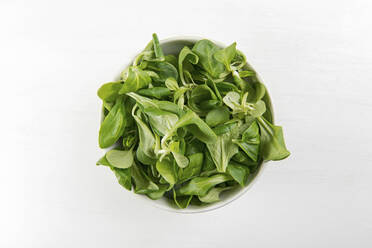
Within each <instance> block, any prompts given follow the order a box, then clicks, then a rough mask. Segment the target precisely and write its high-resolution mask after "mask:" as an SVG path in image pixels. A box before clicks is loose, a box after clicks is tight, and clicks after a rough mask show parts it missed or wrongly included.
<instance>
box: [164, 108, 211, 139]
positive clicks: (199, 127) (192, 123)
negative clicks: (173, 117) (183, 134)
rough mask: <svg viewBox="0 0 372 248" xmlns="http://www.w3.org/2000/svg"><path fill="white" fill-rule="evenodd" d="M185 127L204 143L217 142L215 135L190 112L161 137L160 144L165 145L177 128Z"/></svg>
mask: <svg viewBox="0 0 372 248" xmlns="http://www.w3.org/2000/svg"><path fill="white" fill-rule="evenodd" d="M181 127H185V128H186V129H187V131H189V132H191V133H192V134H193V135H195V137H196V138H197V139H199V140H201V141H203V142H204V143H213V142H215V141H216V140H217V136H216V134H215V133H214V132H213V131H212V129H210V127H209V126H208V125H207V124H206V123H205V122H204V121H203V120H202V119H200V117H199V116H198V115H197V114H195V113H194V112H192V111H188V112H187V113H186V114H184V115H183V116H182V117H181V118H180V119H179V120H178V121H177V123H176V124H175V125H174V126H173V127H172V128H171V129H170V130H169V132H168V133H167V134H166V135H165V136H164V137H163V139H162V143H165V141H167V140H168V139H169V138H170V137H172V136H173V135H174V134H175V133H176V131H177V129H178V128H181Z"/></svg>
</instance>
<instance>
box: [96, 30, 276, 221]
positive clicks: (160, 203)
mask: <svg viewBox="0 0 372 248" xmlns="http://www.w3.org/2000/svg"><path fill="white" fill-rule="evenodd" d="M201 39H203V38H202V37H197V36H174V37H171V38H167V39H164V40H160V46H161V48H162V49H163V52H164V54H165V55H167V54H178V53H179V52H180V51H181V49H182V48H183V47H184V46H186V45H188V46H192V45H193V44H195V43H196V42H197V41H199V40H201ZM209 40H211V39H209ZM211 41H212V42H214V43H215V44H216V45H217V46H219V47H220V48H224V47H226V45H225V44H223V43H221V42H218V41H214V40H211ZM141 51H142V50H140V51H138V53H136V55H137V54H139V53H140V52H141ZM133 59H134V58H133ZM132 61H133V60H132ZM129 65H130V64H127V65H125V66H124V67H123V69H124V68H126V67H127V66H129ZM247 66H249V67H250V68H253V67H252V66H251V65H250V64H248V63H247ZM256 75H257V78H258V80H259V81H260V82H262V80H261V78H260V77H259V75H258V74H256ZM118 79H120V72H119V73H118V75H117V76H116V77H115V78H114V80H118ZM266 95H267V97H266V99H265V100H266V102H267V106H266V108H267V111H269V113H270V116H271V119H272V121H274V120H273V109H272V104H271V98H270V96H269V94H268V92H267V91H266ZM102 116H103V115H102ZM273 123H274V122H273ZM107 150H108V149H107ZM266 164H267V162H264V163H261V164H260V165H259V166H258V169H257V171H256V172H255V173H254V174H251V175H250V178H249V183H248V185H247V186H245V187H244V188H243V187H240V188H236V189H234V190H229V191H225V192H223V193H222V194H221V195H220V199H221V201H219V202H216V203H211V204H208V205H204V206H195V205H189V206H188V207H187V208H185V209H179V208H176V207H175V206H173V205H172V204H170V201H169V200H168V199H167V198H165V197H163V198H161V199H159V200H152V199H150V198H148V197H147V196H146V195H140V194H135V193H134V192H130V193H131V195H132V196H133V198H135V199H138V200H141V201H143V202H144V203H146V204H151V205H153V206H155V207H156V208H159V209H162V210H165V211H170V212H174V213H183V214H192V213H203V212H208V211H212V210H215V209H218V208H221V207H223V206H226V205H227V204H229V203H231V202H233V201H235V200H237V199H238V198H240V197H241V196H242V195H244V194H245V193H246V192H247V191H248V190H249V189H250V188H251V187H252V186H253V184H254V183H255V182H256V181H257V179H258V178H259V176H260V175H261V174H262V171H263V168H264V167H265V166H266Z"/></svg>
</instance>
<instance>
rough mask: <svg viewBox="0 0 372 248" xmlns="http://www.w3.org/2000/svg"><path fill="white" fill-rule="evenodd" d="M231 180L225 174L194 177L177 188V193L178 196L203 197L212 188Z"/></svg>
mask: <svg viewBox="0 0 372 248" xmlns="http://www.w3.org/2000/svg"><path fill="white" fill-rule="evenodd" d="M231 179H232V178H231V177H230V176H229V175H226V174H217V175H214V176H211V177H195V178H193V179H191V180H190V181H189V182H188V183H187V184H185V185H184V186H182V187H181V188H179V189H178V191H177V192H178V193H179V194H180V195H198V196H204V195H206V194H207V193H208V191H209V190H210V189H211V188H212V187H214V186H216V185H217V184H220V183H223V182H226V181H229V180H231Z"/></svg>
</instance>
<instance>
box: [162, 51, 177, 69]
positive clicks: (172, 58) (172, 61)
mask: <svg viewBox="0 0 372 248" xmlns="http://www.w3.org/2000/svg"><path fill="white" fill-rule="evenodd" d="M165 61H166V62H168V63H170V64H172V65H173V66H174V67H175V68H177V67H178V61H177V57H176V56H174V55H173V54H168V55H165Z"/></svg>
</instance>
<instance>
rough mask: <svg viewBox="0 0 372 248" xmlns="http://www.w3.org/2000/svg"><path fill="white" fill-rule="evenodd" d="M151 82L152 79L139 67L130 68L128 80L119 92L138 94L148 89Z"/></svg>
mask: <svg viewBox="0 0 372 248" xmlns="http://www.w3.org/2000/svg"><path fill="white" fill-rule="evenodd" d="M150 82H151V77H150V76H149V75H148V74H147V73H146V72H144V71H143V70H141V69H140V68H138V67H135V66H131V67H129V70H128V74H127V78H126V80H125V82H124V84H123V86H122V88H121V89H120V91H119V94H126V93H128V92H136V91H137V90H139V89H142V88H146V87H147V86H148V85H149V84H150Z"/></svg>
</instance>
